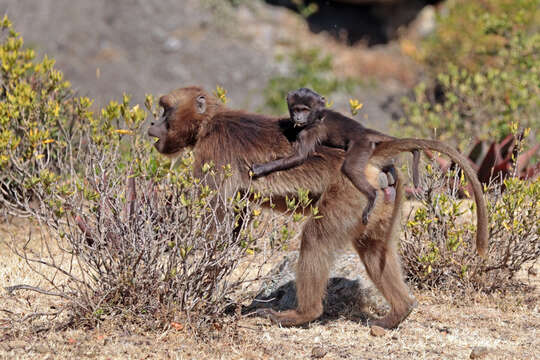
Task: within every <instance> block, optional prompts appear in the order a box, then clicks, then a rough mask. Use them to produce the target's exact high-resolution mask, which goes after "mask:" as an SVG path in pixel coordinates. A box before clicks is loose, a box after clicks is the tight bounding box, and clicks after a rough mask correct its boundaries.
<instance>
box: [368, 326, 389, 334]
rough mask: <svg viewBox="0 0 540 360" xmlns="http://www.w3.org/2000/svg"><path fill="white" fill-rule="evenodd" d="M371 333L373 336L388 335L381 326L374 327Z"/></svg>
mask: <svg viewBox="0 0 540 360" xmlns="http://www.w3.org/2000/svg"><path fill="white" fill-rule="evenodd" d="M369 333H370V334H371V336H376V337H381V336H384V335H385V334H386V330H384V329H383V328H382V327H380V326H377V325H373V326H372V327H371V330H370V331H369Z"/></svg>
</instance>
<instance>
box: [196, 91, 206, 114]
mask: <svg viewBox="0 0 540 360" xmlns="http://www.w3.org/2000/svg"><path fill="white" fill-rule="evenodd" d="M196 105H197V112H198V113H199V114H204V112H205V111H206V98H205V97H204V95H199V96H197V99H196Z"/></svg>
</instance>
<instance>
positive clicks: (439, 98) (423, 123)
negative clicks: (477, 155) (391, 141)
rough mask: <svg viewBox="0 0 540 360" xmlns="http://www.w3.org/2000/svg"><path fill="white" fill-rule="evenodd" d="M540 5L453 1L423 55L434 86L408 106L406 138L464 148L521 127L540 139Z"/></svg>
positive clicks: (524, 0) (418, 92)
mask: <svg viewBox="0 0 540 360" xmlns="http://www.w3.org/2000/svg"><path fill="white" fill-rule="evenodd" d="M538 5H539V3H538V1H537V0H519V1H509V0H495V1H489V2H486V1H464V0H459V1H452V2H449V4H447V14H445V15H444V16H443V17H441V18H440V19H439V25H438V29H437V32H436V34H435V35H434V36H433V38H432V39H430V40H429V41H428V42H427V43H426V44H425V47H424V49H423V53H424V55H423V60H424V61H425V63H426V65H427V70H428V72H429V73H431V74H437V75H436V76H435V78H434V80H433V81H432V82H428V83H427V84H425V83H423V84H420V85H419V86H418V87H416V89H415V92H414V96H413V97H412V99H405V100H404V110H405V117H404V118H403V119H401V121H400V122H399V131H400V134H402V133H403V132H405V133H406V134H408V135H412V136H422V137H433V136H434V135H435V136H436V137H437V138H439V139H441V140H445V141H450V142H453V143H455V145H458V146H460V147H463V146H464V145H466V144H468V143H470V139H471V137H473V136H477V137H479V138H480V139H481V140H485V139H493V140H500V139H502V138H503V137H504V136H506V135H508V134H509V133H511V129H512V126H513V124H514V123H517V124H518V126H519V127H520V128H531V129H532V130H533V134H532V136H533V137H536V139H537V140H539V139H540V133H539V132H538V129H539V128H540V111H539V110H540V87H539V86H538V84H540V33H539V32H538V29H539V25H538V24H540V6H538Z"/></svg>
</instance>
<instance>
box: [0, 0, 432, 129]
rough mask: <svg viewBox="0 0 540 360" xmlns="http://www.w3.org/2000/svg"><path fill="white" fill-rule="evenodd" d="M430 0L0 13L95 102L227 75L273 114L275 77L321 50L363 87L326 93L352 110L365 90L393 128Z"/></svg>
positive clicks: (131, 3) (374, 120) (11, 7)
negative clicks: (294, 56)
mask: <svg viewBox="0 0 540 360" xmlns="http://www.w3.org/2000/svg"><path fill="white" fill-rule="evenodd" d="M429 3H432V1H431V2H430V1H420V0H414V1H399V0H394V1H391V0H382V1H381V0H379V1H377V0H373V1H367V0H361V1H344V0H342V1H310V2H309V4H308V2H303V1H298V0H293V1H285V0H267V1H263V0H250V1H248V0H182V1H177V0H115V1H111V0H93V1H87V0H39V1H35V0H0V13H7V14H8V16H9V17H10V19H11V20H12V21H13V23H14V25H15V29H16V30H17V31H19V32H20V33H21V35H22V36H23V37H24V39H25V44H26V46H29V47H32V48H34V49H35V50H37V52H38V54H39V55H38V56H40V57H41V56H43V55H44V54H48V55H49V56H50V57H52V58H54V59H56V61H57V68H59V69H60V70H62V71H63V72H64V74H65V75H66V78H67V79H68V80H70V81H71V82H72V84H73V85H74V87H75V88H76V89H77V91H78V92H79V94H80V95H88V96H89V97H91V98H94V99H96V105H98V106H101V105H104V104H106V103H107V102H108V101H109V100H111V99H120V98H121V96H122V93H124V92H125V93H130V94H133V96H134V99H133V100H134V101H135V102H139V103H141V102H142V101H143V97H144V94H145V93H152V94H154V95H159V94H162V93H166V92H168V91H169V90H171V89H173V88H176V87H180V86H186V85H190V84H200V85H203V86H205V87H206V88H207V89H214V88H215V87H216V85H218V84H219V85H221V86H223V87H225V88H226V89H227V90H228V97H229V99H230V103H229V105H231V106H232V107H242V108H246V109H249V110H254V111H265V112H274V113H275V112H278V111H281V110H276V109H269V108H268V106H265V95H264V89H265V87H267V84H268V82H269V80H270V79H271V78H273V77H276V76H283V75H286V74H287V73H288V72H290V71H291V68H293V67H294V64H291V60H290V58H289V57H288V56H289V54H291V53H293V52H294V51H297V50H298V49H299V48H304V49H313V48H315V49H319V50H320V51H321V53H322V54H324V55H328V54H329V55H331V56H332V66H333V73H332V74H333V76H334V75H335V76H336V77H337V78H338V79H345V78H347V79H352V80H353V81H354V82H355V84H356V85H357V86H355V87H354V89H353V90H351V89H350V88H349V90H348V91H343V90H342V89H341V90H339V91H337V92H336V94H333V95H331V94H325V95H327V96H328V97H329V98H330V99H331V100H332V101H334V104H335V107H337V108H340V109H341V110H347V108H346V106H347V101H348V99H349V98H350V97H355V98H358V99H359V100H360V101H361V102H363V103H364V105H365V107H364V109H363V112H362V115H361V116H362V118H363V120H364V121H366V122H367V123H368V124H369V125H371V126H374V127H376V128H379V129H385V128H387V126H388V121H389V119H390V118H391V115H390V114H391V113H396V111H397V112H399V109H398V106H396V105H395V102H396V99H399V98H400V97H401V95H402V94H404V93H406V92H407V91H408V90H409V89H410V87H411V86H412V85H414V83H415V82H416V80H417V76H418V67H417V65H416V64H415V63H414V61H412V60H411V59H410V58H409V57H407V56H406V55H404V51H403V49H404V47H403V44H402V39H403V38H406V37H414V36H423V35H425V34H426V33H429V31H430V30H431V29H432V27H433V26H434V25H433V24H434V21H433V19H434V15H433V8H432V7H431V6H429ZM426 5H428V7H427V8H426V7H425V6H426ZM308 6H311V8H308ZM405 50H407V48H406V47H405ZM405 52H406V51H405ZM278 59H282V60H278ZM315 71H317V70H316V69H315Z"/></svg>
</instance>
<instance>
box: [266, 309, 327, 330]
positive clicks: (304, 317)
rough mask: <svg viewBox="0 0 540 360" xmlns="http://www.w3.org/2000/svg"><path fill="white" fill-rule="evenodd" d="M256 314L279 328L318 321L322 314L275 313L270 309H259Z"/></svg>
mask: <svg viewBox="0 0 540 360" xmlns="http://www.w3.org/2000/svg"><path fill="white" fill-rule="evenodd" d="M257 314H258V315H259V316H263V317H266V318H268V319H270V320H271V321H272V322H273V323H275V324H278V325H281V326H297V325H303V324H306V323H308V322H310V321H313V320H316V319H318V318H319V316H321V315H322V312H321V313H313V314H307V313H306V314H301V313H299V312H297V311H296V310H287V311H275V310H272V309H259V310H258V311H257Z"/></svg>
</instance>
